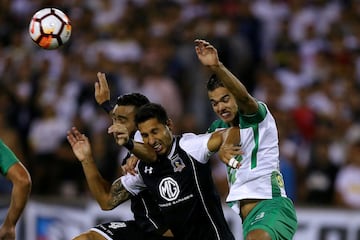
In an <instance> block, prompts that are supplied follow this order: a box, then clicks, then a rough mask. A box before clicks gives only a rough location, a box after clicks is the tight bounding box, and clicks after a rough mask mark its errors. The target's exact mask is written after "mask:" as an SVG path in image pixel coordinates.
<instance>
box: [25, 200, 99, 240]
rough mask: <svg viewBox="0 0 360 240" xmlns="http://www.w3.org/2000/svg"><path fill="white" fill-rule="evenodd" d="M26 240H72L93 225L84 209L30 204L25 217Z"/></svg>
mask: <svg viewBox="0 0 360 240" xmlns="http://www.w3.org/2000/svg"><path fill="white" fill-rule="evenodd" d="M24 221H25V234H24V235H25V236H26V240H70V239H72V238H73V237H75V236H76V235H78V234H79V233H81V232H82V231H83V230H84V229H87V228H88V226H90V225H91V224H92V223H93V219H92V216H91V215H90V214H88V213H87V212H86V211H84V210H83V209H79V208H71V207H66V206H59V205H50V204H43V203H35V202H32V201H31V202H29V203H28V205H27V207H26V211H25V215H24Z"/></svg>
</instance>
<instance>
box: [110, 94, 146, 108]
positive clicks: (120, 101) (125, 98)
mask: <svg viewBox="0 0 360 240" xmlns="http://www.w3.org/2000/svg"><path fill="white" fill-rule="evenodd" d="M149 102H150V101H149V99H148V98H147V97H146V96H144V95H142V94H141V93H128V94H124V95H121V96H119V97H118V98H117V100H116V105H118V106H135V108H139V107H141V106H143V105H145V104H147V103H149Z"/></svg>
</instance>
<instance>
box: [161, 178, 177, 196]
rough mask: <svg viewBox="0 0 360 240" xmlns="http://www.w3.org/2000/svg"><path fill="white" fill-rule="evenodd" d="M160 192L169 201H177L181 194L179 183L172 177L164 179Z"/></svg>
mask: <svg viewBox="0 0 360 240" xmlns="http://www.w3.org/2000/svg"><path fill="white" fill-rule="evenodd" d="M159 192H160V195H161V197H163V198H164V199H165V200H167V201H172V200H175V199H176V198H177V197H178V196H179V193H180V188H179V185H178V183H177V182H176V181H175V180H174V179H172V178H171V177H167V178H164V179H163V180H161V182H160V184H159Z"/></svg>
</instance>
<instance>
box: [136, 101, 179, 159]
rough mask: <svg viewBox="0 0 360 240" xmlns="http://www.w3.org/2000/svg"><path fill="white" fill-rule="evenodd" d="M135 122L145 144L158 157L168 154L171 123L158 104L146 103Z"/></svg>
mask: <svg viewBox="0 0 360 240" xmlns="http://www.w3.org/2000/svg"><path fill="white" fill-rule="evenodd" d="M135 122H136V125H137V127H138V129H139V131H140V133H141V136H142V138H143V140H144V143H145V144H149V145H150V146H151V147H152V148H154V150H155V152H156V153H157V154H158V155H165V154H167V153H169V151H170V149H171V146H172V139H173V136H172V132H171V127H172V121H171V120H170V119H169V117H168V115H167V113H166V111H165V109H164V108H163V107H162V106H161V105H160V104H156V103H148V104H146V105H144V106H142V107H141V108H139V110H138V112H137V113H136V115H135Z"/></svg>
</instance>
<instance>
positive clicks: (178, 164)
mask: <svg viewBox="0 0 360 240" xmlns="http://www.w3.org/2000/svg"><path fill="white" fill-rule="evenodd" d="M170 161H171V165H172V166H173V167H174V172H181V171H182V170H183V168H184V167H185V164H184V162H183V160H182V159H181V158H180V157H179V154H175V155H174V156H173V157H172V158H171V159H170Z"/></svg>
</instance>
